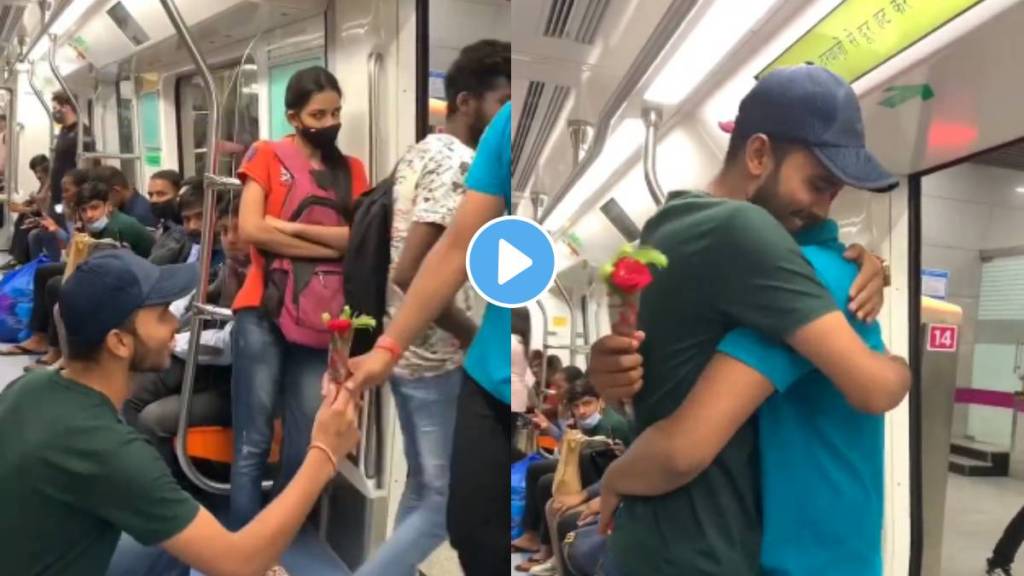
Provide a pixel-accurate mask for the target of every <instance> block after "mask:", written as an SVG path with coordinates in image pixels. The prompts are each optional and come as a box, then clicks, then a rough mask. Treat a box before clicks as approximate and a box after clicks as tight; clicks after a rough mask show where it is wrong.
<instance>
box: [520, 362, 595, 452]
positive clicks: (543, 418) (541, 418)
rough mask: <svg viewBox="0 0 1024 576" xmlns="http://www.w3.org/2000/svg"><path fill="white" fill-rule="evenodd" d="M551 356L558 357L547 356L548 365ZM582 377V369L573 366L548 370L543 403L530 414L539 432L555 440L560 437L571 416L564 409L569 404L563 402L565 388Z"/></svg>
mask: <svg viewBox="0 0 1024 576" xmlns="http://www.w3.org/2000/svg"><path fill="white" fill-rule="evenodd" d="M552 358H558V357H557V356H548V364H549V365H550V364H551V361H550V360H551V359H552ZM583 378H584V375H583V370H580V369H579V368H577V367H575V366H566V367H564V368H559V369H557V370H555V371H554V372H548V388H547V389H546V390H545V398H544V404H543V406H542V407H540V408H538V410H537V411H535V412H534V413H533V414H531V415H530V418H531V419H532V420H533V424H534V426H536V428H537V430H538V431H539V432H541V433H544V434H547V435H549V436H551V437H553V438H554V439H556V440H560V439H561V438H562V431H563V430H565V425H566V423H567V422H568V420H569V418H570V416H571V415H570V413H569V411H568V410H566V407H567V406H568V405H569V404H568V403H566V402H564V399H565V393H566V390H568V389H569V387H570V386H572V385H573V384H575V383H576V382H579V381H580V380H583ZM552 420H554V423H552Z"/></svg>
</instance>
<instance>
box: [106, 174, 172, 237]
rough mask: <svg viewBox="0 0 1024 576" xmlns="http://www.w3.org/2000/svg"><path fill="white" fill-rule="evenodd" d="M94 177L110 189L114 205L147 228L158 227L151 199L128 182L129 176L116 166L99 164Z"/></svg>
mask: <svg viewBox="0 0 1024 576" xmlns="http://www.w3.org/2000/svg"><path fill="white" fill-rule="evenodd" d="M93 179H95V180H99V181H100V182H103V183H104V184H106V185H107V188H109V189H110V201H111V203H113V205H114V207H115V208H117V209H118V210H120V211H121V212H124V213H125V214H127V215H129V216H131V217H132V218H135V219H136V220H138V221H139V222H141V223H142V225H143V226H145V227H146V228H156V225H157V220H156V218H155V217H154V216H153V209H152V208H151V207H150V205H149V200H148V199H146V197H145V196H143V195H142V194H139V193H138V192H137V191H136V190H135V188H133V187H132V186H131V184H129V183H128V178H126V177H125V175H124V172H121V171H120V170H119V169H117V168H116V167H114V166H107V165H103V166H97V167H96V168H93Z"/></svg>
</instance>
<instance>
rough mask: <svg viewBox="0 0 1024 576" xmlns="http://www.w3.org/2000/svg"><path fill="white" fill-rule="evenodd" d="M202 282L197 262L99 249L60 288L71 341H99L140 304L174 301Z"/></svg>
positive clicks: (83, 343) (88, 343)
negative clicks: (165, 261)
mask: <svg viewBox="0 0 1024 576" xmlns="http://www.w3.org/2000/svg"><path fill="white" fill-rule="evenodd" d="M198 285H199V268H198V267H196V265H195V264H172V265H169V266H157V265H155V264H153V263H151V262H150V261H148V260H146V259H145V258H141V257H139V256H136V255H135V254H133V253H132V252H131V251H130V250H124V249H118V250H104V251H102V252H97V253H96V254H94V255H93V256H90V257H89V259H88V260H86V261H85V262H82V263H81V264H79V265H78V267H77V268H75V271H74V272H72V273H71V276H69V277H68V279H67V280H65V281H64V285H63V286H61V289H60V296H59V299H58V302H59V304H60V316H61V320H63V322H64V329H65V332H66V334H67V339H68V344H76V345H78V346H79V347H82V348H85V347H90V346H98V345H99V344H101V343H102V342H103V340H104V338H106V337H107V334H108V333H109V332H110V331H111V330H114V329H115V328H118V327H119V326H122V325H123V324H124V323H125V322H126V321H127V320H128V318H130V317H131V315H132V314H134V313H135V311H136V310H139V309H140V308H147V307H149V306H162V305H166V304H170V303H171V302H174V301H175V300H179V299H181V298H184V297H185V296H188V295H189V294H190V293H191V292H192V291H193V290H195V289H196V286H198Z"/></svg>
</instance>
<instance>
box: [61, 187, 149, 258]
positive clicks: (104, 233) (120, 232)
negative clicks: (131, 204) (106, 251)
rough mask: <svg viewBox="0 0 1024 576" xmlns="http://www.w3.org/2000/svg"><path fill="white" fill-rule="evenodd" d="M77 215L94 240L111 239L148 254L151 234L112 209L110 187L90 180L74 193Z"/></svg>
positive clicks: (131, 219) (146, 256)
mask: <svg viewBox="0 0 1024 576" xmlns="http://www.w3.org/2000/svg"><path fill="white" fill-rule="evenodd" d="M76 209H77V210H78V218H79V222H80V223H81V225H82V227H83V228H84V229H85V232H87V233H88V234H89V236H92V237H93V238H95V239H96V240H105V239H106V240H114V241H115V242H117V243H119V244H122V245H124V246H127V247H128V248H130V249H131V251H132V252H134V253H136V254H138V255H139V256H142V257H143V258H148V257H149V255H150V252H152V250H153V243H154V240H153V235H152V234H150V232H149V230H146V227H145V226H143V225H142V224H140V223H139V221H138V220H136V219H134V218H132V217H131V216H128V215H127V214H124V213H122V212H119V211H117V210H115V209H114V206H113V204H111V201H110V188H108V187H107V185H106V184H104V183H103V182H97V181H90V182H86V184H85V186H83V187H82V190H81V191H80V192H79V193H78V205H77V207H76Z"/></svg>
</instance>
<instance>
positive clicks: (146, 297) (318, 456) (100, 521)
mask: <svg viewBox="0 0 1024 576" xmlns="http://www.w3.org/2000/svg"><path fill="white" fill-rule="evenodd" d="M197 282H198V271H197V269H196V267H195V265H193V264H176V265H171V266H165V267H157V266H155V265H153V264H151V263H149V262H147V261H146V260H144V259H143V258H140V257H138V256H136V255H134V254H132V253H131V252H129V251H127V250H120V249H119V250H110V251H106V252H100V253H98V254H95V255H93V256H92V257H91V258H89V259H88V260H87V261H85V262H84V263H82V264H81V265H80V266H79V267H78V268H77V269H76V270H75V272H74V273H73V274H72V275H71V276H70V277H69V278H68V280H67V281H66V282H65V283H64V285H63V287H62V288H61V292H60V300H59V302H60V310H61V317H62V318H63V321H64V326H65V328H66V332H67V342H66V344H67V362H66V365H65V366H66V367H65V369H64V370H63V371H61V372H56V371H42V372H36V373H33V374H30V375H28V376H25V377H23V378H21V379H19V380H17V381H15V382H13V383H11V384H10V385H9V386H8V387H7V389H6V390H4V392H3V393H2V394H0V454H2V457H0V534H3V538H2V539H0V558H2V559H3V573H5V574H33V575H38V576H49V575H52V576H57V575H61V576H67V575H72V576H77V575H81V576H96V575H99V574H106V573H108V572H107V571H108V568H109V567H111V565H112V564H113V565H114V566H116V569H117V570H125V572H124V573H135V574H161V575H165V574H181V573H186V574H187V572H188V570H187V568H185V566H184V565H185V564H187V565H189V566H192V567H194V568H196V569H198V570H200V571H202V572H203V573H205V574H211V575H212V574H262V573H264V572H265V571H266V570H268V569H269V568H271V567H272V566H273V564H274V563H275V562H276V561H277V559H278V558H279V557H280V556H281V554H282V553H283V552H284V550H285V549H286V548H287V547H288V545H289V543H290V542H291V540H292V538H294V536H295V534H296V533H297V532H298V530H299V528H300V526H301V525H302V523H303V521H304V520H305V518H306V517H307V516H308V514H309V511H310V510H311V509H312V507H313V504H314V503H315V502H316V500H317V498H318V496H319V495H320V492H321V490H322V489H323V487H324V486H325V485H326V484H327V482H328V480H330V478H331V477H332V476H334V474H335V472H336V469H337V461H338V459H340V458H342V457H344V456H345V455H346V454H347V453H348V452H350V451H351V450H352V449H353V448H354V447H355V445H356V443H357V441H358V429H357V428H356V421H357V416H356V402H355V401H354V400H353V397H352V396H351V395H350V394H349V392H348V391H346V390H342V389H341V388H340V387H339V386H335V385H330V384H328V385H327V386H326V390H327V393H326V395H325V398H324V402H323V404H322V406H321V407H320V411H319V412H318V413H317V416H316V420H315V422H314V424H313V433H312V439H311V443H310V450H309V453H308V454H307V456H306V459H305V461H304V462H303V464H302V467H301V468H300V469H299V471H298V473H297V474H296V475H295V477H294V478H293V479H292V481H291V483H289V485H288V486H287V487H286V488H285V489H284V491H283V492H281V494H279V495H278V496H277V497H276V498H275V499H274V501H273V502H271V504H270V505H269V506H267V507H266V508H265V509H264V510H263V512H261V513H260V514H259V515H258V516H257V517H256V518H255V519H254V520H253V521H252V522H250V523H249V524H248V525H247V526H245V527H244V528H243V529H242V530H240V531H238V532H237V533H234V534H232V533H231V532H228V531H227V530H225V529H224V528H223V527H222V526H221V524H220V523H219V522H218V521H217V520H216V519H215V518H214V517H213V516H212V515H211V514H210V513H209V512H208V511H207V510H206V509H205V508H203V507H202V506H200V505H199V504H197V503H196V502H195V500H193V499H192V498H191V497H190V496H189V495H188V494H187V493H185V492H184V491H183V490H182V489H181V488H180V487H179V486H178V485H177V484H176V483H175V481H174V479H173V478H172V477H171V474H170V472H169V471H168V469H167V467H166V466H165V465H164V463H163V461H162V460H161V459H160V456H159V455H158V454H157V452H156V450H155V449H154V448H153V447H152V446H151V445H149V444H148V443H147V442H146V441H145V440H144V439H143V438H142V436H140V435H139V434H138V433H137V432H135V431H134V430H133V429H132V428H130V427H129V426H128V425H126V424H124V423H123V422H122V421H121V420H120V419H119V417H118V412H119V411H120V409H121V406H122V404H123V403H124V401H125V398H127V396H128V394H129V393H130V392H131V382H132V379H131V373H132V372H146V371H155V370H163V369H166V368H167V366H168V365H169V364H170V361H171V351H172V349H173V341H174V334H175V332H176V331H177V328H178V321H177V318H175V316H174V315H173V314H172V313H171V312H170V310H168V304H170V303H171V302H173V301H175V300H178V299H180V298H183V297H184V296H186V295H188V294H189V293H190V292H192V291H193V290H194V289H195V287H196V284H197ZM122 532H124V533H125V534H126V536H125V537H122ZM119 541H120V542H121V543H120V544H119ZM140 545H141V546H140ZM156 545H159V546H160V547H161V548H162V549H163V550H161V549H160V548H155V547H153V546H156ZM146 546H150V547H153V548H144V547H146ZM115 550H116V552H115ZM126 554H130V555H131V558H127V557H126V556H125V555H126ZM172 557H173V558H172ZM174 559H177V560H178V561H180V562H177V561H175V560H174Z"/></svg>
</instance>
